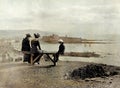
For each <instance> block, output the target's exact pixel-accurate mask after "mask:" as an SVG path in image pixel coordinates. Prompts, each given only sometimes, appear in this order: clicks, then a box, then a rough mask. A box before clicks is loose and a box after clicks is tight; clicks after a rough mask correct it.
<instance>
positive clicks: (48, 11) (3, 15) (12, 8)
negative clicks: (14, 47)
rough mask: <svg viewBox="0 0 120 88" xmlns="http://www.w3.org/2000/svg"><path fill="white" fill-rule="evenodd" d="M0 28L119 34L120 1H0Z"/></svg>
mask: <svg viewBox="0 0 120 88" xmlns="http://www.w3.org/2000/svg"><path fill="white" fill-rule="evenodd" d="M0 29H4V30H5V29H16V30H18V29H19V30H22V29H39V30H43V31H51V32H54V31H57V32H68V33H69V32H74V33H78V32H79V33H95V34H101V33H102V34H103V33H104V34H106V33H110V34H111V33H112V34H116V33H119V34H120V31H119V30H120V0H0Z"/></svg>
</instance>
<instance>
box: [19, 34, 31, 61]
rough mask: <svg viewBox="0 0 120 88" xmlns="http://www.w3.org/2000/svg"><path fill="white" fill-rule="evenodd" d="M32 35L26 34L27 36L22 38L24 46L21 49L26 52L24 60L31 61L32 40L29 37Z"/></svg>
mask: <svg viewBox="0 0 120 88" xmlns="http://www.w3.org/2000/svg"><path fill="white" fill-rule="evenodd" d="M30 37H31V35H30V34H26V37H25V38H23V40H22V48H21V51H22V52H23V54H24V58H23V62H28V63H30V53H28V52H30V41H29V38H30Z"/></svg>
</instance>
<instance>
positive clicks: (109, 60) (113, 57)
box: [41, 42, 120, 66]
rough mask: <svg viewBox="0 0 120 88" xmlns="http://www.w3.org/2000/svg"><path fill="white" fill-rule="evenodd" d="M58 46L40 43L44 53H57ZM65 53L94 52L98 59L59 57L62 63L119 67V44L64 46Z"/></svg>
mask: <svg viewBox="0 0 120 88" xmlns="http://www.w3.org/2000/svg"><path fill="white" fill-rule="evenodd" d="M58 46H59V45H58V44H45V43H41V47H42V49H43V50H46V51H57V50H58ZM65 46H66V49H65V52H95V53H97V54H100V55H101V56H100V57H90V58H88V57H87V58H86V57H60V60H63V61H83V62H94V63H103V64H109V65H117V66H120V42H115V43H112V44H92V45H85V44H65Z"/></svg>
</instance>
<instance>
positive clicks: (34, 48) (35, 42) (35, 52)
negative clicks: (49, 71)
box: [31, 33, 41, 64]
mask: <svg viewBox="0 0 120 88" xmlns="http://www.w3.org/2000/svg"><path fill="white" fill-rule="evenodd" d="M34 37H35V38H34V39H32V40H31V53H32V56H33V60H34V59H35V58H36V57H37V56H39V50H41V47H40V42H39V37H40V35H39V34H38V33H37V34H35V33H34ZM39 60H40V57H39V58H38V59H37V60H36V61H35V62H37V63H38V64H39Z"/></svg>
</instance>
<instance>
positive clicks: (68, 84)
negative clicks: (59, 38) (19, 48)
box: [0, 60, 120, 88]
mask: <svg viewBox="0 0 120 88" xmlns="http://www.w3.org/2000/svg"><path fill="white" fill-rule="evenodd" d="M88 64H90V63H84V62H71V61H59V62H58V63H57V66H55V67H53V66H52V63H51V62H49V61H47V62H45V61H44V60H43V61H41V62H40V64H39V65H37V64H35V65H34V66H32V65H30V64H28V63H23V62H16V63H15V62H14V63H1V64H0V88H120V75H116V76H112V77H105V78H99V77H98V78H91V79H85V80H81V79H79V80H72V79H68V78H67V73H68V72H69V71H72V70H73V69H76V68H79V67H83V66H85V65H88ZM118 70H120V69H118Z"/></svg>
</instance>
